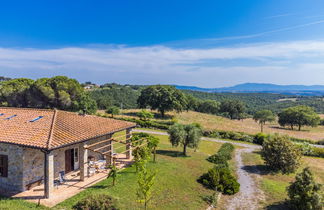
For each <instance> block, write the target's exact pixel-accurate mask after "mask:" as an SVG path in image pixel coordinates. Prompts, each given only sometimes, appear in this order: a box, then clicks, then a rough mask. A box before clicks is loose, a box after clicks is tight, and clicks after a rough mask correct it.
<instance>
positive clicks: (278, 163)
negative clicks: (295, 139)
mask: <svg viewBox="0 0 324 210" xmlns="http://www.w3.org/2000/svg"><path fill="white" fill-rule="evenodd" d="M301 155H302V154H301V150H300V149H299V148H298V146H296V145H295V144H294V143H292V142H291V141H290V139H289V137H288V136H279V135H278V134H276V135H273V136H270V137H269V138H268V139H266V140H265V141H264V142H263V146H262V150H261V156H262V158H263V159H264V160H265V164H266V165H268V166H269V167H270V168H271V169H272V170H274V171H281V172H282V173H292V172H294V171H296V169H297V168H298V166H299V164H300V163H299V162H300V158H301Z"/></svg>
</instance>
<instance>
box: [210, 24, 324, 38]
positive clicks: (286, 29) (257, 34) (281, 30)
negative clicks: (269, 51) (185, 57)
mask: <svg viewBox="0 0 324 210" xmlns="http://www.w3.org/2000/svg"><path fill="white" fill-rule="evenodd" d="M323 23H324V19H322V20H317V21H313V22H308V23H304V24H299V25H294V26H289V27H284V28H279V29H275V30H269V31H264V32H260V33H255V34H247V35H240V36H228V37H220V38H209V39H205V40H211V41H226V40H241V39H252V38H257V37H262V36H265V35H269V34H274V33H278V32H283V31H290V30H294V29H300V28H305V27H308V26H312V25H318V24H323Z"/></svg>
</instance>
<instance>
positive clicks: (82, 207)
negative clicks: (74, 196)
mask: <svg viewBox="0 0 324 210" xmlns="http://www.w3.org/2000/svg"><path fill="white" fill-rule="evenodd" d="M73 209H75V210H117V209H118V208H117V207H116V204H115V201H114V199H113V198H111V197H110V196H108V195H105V194H98V195H90V196H88V197H86V198H84V199H83V200H81V201H79V202H78V203H77V204H75V205H74V206H73Z"/></svg>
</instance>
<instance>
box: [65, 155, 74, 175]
mask: <svg viewBox="0 0 324 210" xmlns="http://www.w3.org/2000/svg"><path fill="white" fill-rule="evenodd" d="M73 170H74V160H73V149H68V150H65V173H69V172H70V171H73Z"/></svg>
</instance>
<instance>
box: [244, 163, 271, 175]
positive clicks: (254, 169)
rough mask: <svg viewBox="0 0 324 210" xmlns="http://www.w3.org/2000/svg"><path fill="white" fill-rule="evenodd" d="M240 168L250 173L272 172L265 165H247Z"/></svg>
mask: <svg viewBox="0 0 324 210" xmlns="http://www.w3.org/2000/svg"><path fill="white" fill-rule="evenodd" d="M242 169H243V170H244V171H246V172H248V173H250V174H259V175H267V174H272V173H273V172H272V171H271V170H269V168H268V167H267V166H265V165H248V166H243V167H242Z"/></svg>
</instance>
